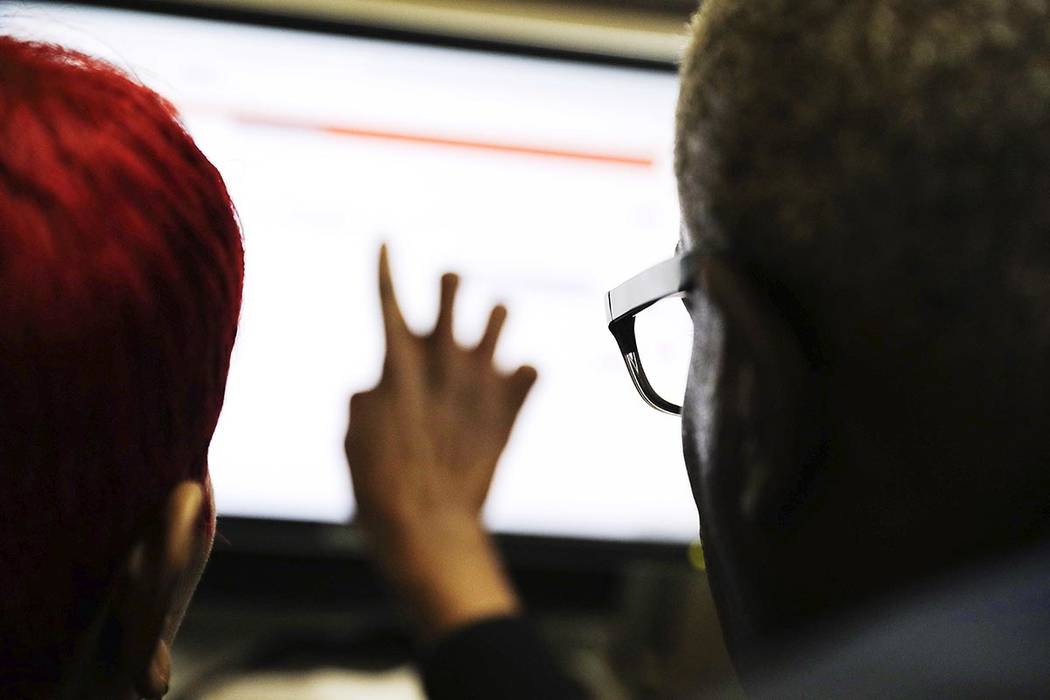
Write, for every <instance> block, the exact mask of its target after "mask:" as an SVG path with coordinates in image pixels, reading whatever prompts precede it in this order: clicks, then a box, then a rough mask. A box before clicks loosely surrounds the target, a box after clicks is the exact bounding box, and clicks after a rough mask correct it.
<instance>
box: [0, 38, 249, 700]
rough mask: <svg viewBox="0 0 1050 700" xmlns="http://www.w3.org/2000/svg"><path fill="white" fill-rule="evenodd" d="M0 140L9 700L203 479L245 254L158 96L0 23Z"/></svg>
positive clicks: (0, 395)
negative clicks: (190, 485)
mask: <svg viewBox="0 0 1050 700" xmlns="http://www.w3.org/2000/svg"><path fill="white" fill-rule="evenodd" d="M0 143H2V144H3V146H2V148H0V695H6V694H12V695H19V696H22V695H23V694H24V693H23V692H22V691H20V690H18V688H20V687H23V686H24V687H31V686H32V684H34V683H41V684H45V685H46V684H48V683H51V684H53V683H54V682H55V681H56V680H57V674H59V673H61V672H62V670H63V668H64V666H65V664H67V663H68V661H69V659H70V658H71V656H72V654H73V646H74V644H75V643H76V641H77V638H78V636H79V635H80V634H82V633H83V632H84V631H85V628H86V627H87V626H88V625H89V623H90V622H91V620H92V619H93V617H94V616H95V615H97V613H98V612H99V609H100V608H101V607H102V602H103V598H104V596H105V594H106V592H107V590H108V588H109V586H110V584H111V583H112V581H113V578H114V575H115V572H116V569H117V567H118V566H121V565H122V564H123V562H124V560H125V558H126V556H127V553H128V549H129V547H130V545H131V543H132V541H133V539H134V538H135V537H136V536H138V534H139V532H140V530H141V528H142V527H143V525H144V523H145V522H146V520H147V519H148V518H149V517H150V516H151V514H154V513H156V512H157V509H158V507H160V505H161V504H162V503H163V501H164V499H166V498H167V496H168V494H169V493H170V491H171V489H172V488H173V487H174V486H175V485H176V484H178V483H179V482H181V481H183V480H187V479H192V480H197V481H201V482H203V481H204V480H205V479H206V477H207V473H208V467H207V451H208V444H209V442H210V440H211V436H212V432H213V431H214V429H215V425H216V421H217V419H218V416H219V410H220V408H221V406H222V402H223V395H224V390H225V384H226V373H227V369H228V366H229V360H230V352H231V349H232V346H233V342H234V337H235V335H236V330H237V319H238V314H239V310H240V302H241V286H242V277H243V251H242V246H241V237H240V230H239V227H238V224H237V219H236V216H235V214H234V210H233V206H232V204H231V202H230V198H229V195H228V194H227V191H226V187H225V185H224V184H223V181H222V178H221V177H220V176H219V173H218V171H216V169H215V168H214V167H213V166H212V164H211V163H209V162H208V160H207V159H206V158H205V157H204V155H203V154H202V153H201V152H200V151H199V150H198V149H197V147H196V146H195V145H194V143H193V140H192V139H191V138H190V136H189V135H188V134H187V133H186V131H185V130H184V129H183V127H182V126H181V125H180V123H179V121H178V119H177V117H176V115H175V111H174V109H173V107H172V106H171V105H170V104H169V103H168V102H166V101H165V100H163V99H162V98H160V97H159V96H158V95H157V94H156V93H154V92H153V91H151V90H149V89H147V88H145V87H143V86H142V85H140V84H138V83H136V82H134V81H132V80H130V79H128V78H127V77H126V76H125V75H123V74H122V73H120V72H119V71H117V70H116V69H114V68H113V67H112V66H109V65H107V64H104V63H101V62H99V61H96V60H93V59H91V58H88V57H86V56H83V55H81V54H78V53H75V52H72V51H68V50H65V49H62V48H60V47H56V46H50V45H44V44H34V43H27V42H22V41H19V40H16V39H12V38H8V37H2V36H0ZM209 522H210V520H209ZM27 684H28V685H27Z"/></svg>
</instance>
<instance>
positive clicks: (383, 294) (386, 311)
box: [379, 243, 410, 369]
mask: <svg viewBox="0 0 1050 700" xmlns="http://www.w3.org/2000/svg"><path fill="white" fill-rule="evenodd" d="M379 304H380V307H381V308H382V312H383V329H384V331H385V333H386V364H385V367H386V368H387V369H390V368H392V367H396V366H397V365H398V364H399V362H400V355H401V353H402V352H404V346H405V341H406V340H407V339H408V338H409V335H410V334H409V331H408V326H407V325H405V319H404V316H402V315H401V307H400V306H399V305H398V303H397V294H396V293H395V292H394V279H393V276H392V275H391V274H390V254H389V252H388V250H387V247H386V244H385V243H384V244H383V245H382V246H380V248H379Z"/></svg>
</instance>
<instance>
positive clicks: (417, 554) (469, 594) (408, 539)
mask: <svg viewBox="0 0 1050 700" xmlns="http://www.w3.org/2000/svg"><path fill="white" fill-rule="evenodd" d="M383 539H384V540H386V541H384V542H376V544H377V546H378V548H379V549H380V550H382V551H377V555H378V558H379V559H380V563H381V565H382V568H383V570H384V572H385V574H386V576H387V577H388V579H389V580H390V582H391V584H392V585H393V586H394V588H395V589H396V590H397V592H398V593H399V595H400V597H401V598H402V600H403V601H404V602H405V603H406V604H407V606H408V609H409V612H410V614H411V615H412V617H413V619H414V621H415V623H416V624H417V625H418V627H419V629H420V632H421V634H422V635H423V636H424V637H425V638H435V637H439V636H442V635H443V634H446V633H448V632H450V631H452V630H453V629H455V628H458V627H462V626H465V625H468V624H471V623H473V622H476V621H478V620H481V619H484V618H489V617H497V616H506V615H515V614H517V613H518V612H520V603H519V601H518V598H517V595H516V593H515V592H514V589H513V586H512V585H511V583H510V581H509V579H508V577H507V575H506V572H505V571H504V568H503V564H502V561H501V559H500V557H499V554H498V552H497V550H496V547H495V545H494V543H493V541H492V538H491V537H490V536H489V534H488V533H487V532H486V531H485V529H484V528H483V526H482V525H481V523H480V522H479V521H478V519H477V518H470V517H458V516H453V517H447V518H440V519H435V520H433V521H430V522H427V523H425V524H421V525H420V524H410V525H404V526H399V527H396V528H392V529H391V530H388V532H387V533H385V536H384V538H383Z"/></svg>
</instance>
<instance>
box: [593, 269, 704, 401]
mask: <svg viewBox="0 0 1050 700" xmlns="http://www.w3.org/2000/svg"><path fill="white" fill-rule="evenodd" d="M702 257H703V256H702V255H701V253H700V252H698V251H689V252H685V253H680V254H678V255H676V256H674V257H673V258H671V259H669V260H665V261H663V262H662V263H659V264H657V265H654V266H652V267H650V268H649V269H648V270H645V271H644V272H641V273H639V274H637V275H635V276H634V277H632V278H631V279H629V280H627V281H626V282H624V283H623V284H621V285H619V286H617V287H615V288H614V289H613V290H611V291H609V292H606V294H605V314H606V320H607V321H608V322H609V332H610V333H612V335H613V338H615V339H616V344H617V345H618V346H619V347H620V354H621V355H623V361H624V364H626V365H627V373H628V374H629V375H630V376H631V382H633V383H634V388H635V389H637V390H638V394H639V395H640V396H641V397H642V400H643V401H645V403H647V404H648V405H650V406H652V407H653V408H655V409H656V410H657V411H660V412H662V413H669V414H671V415H675V416H680V415H681V414H682V407H681V406H679V405H678V404H675V403H672V402H670V401H668V400H666V399H664V398H663V397H662V396H660V394H659V393H657V391H656V389H654V388H653V386H652V384H650V382H649V378H648V377H647V376H646V375H645V368H644V367H642V360H641V357H640V356H639V354H638V342H637V340H636V338H635V334H634V320H635V317H636V316H637V315H638V314H640V313H641V312H643V311H645V310H646V309H648V308H649V307H650V306H652V305H653V304H655V303H657V302H659V301H663V300H664V299H670V298H675V297H684V296H685V295H686V294H687V293H688V292H689V291H690V290H692V289H693V288H694V286H695V284H696V280H697V275H698V272H699V265H700V260H701V258H702Z"/></svg>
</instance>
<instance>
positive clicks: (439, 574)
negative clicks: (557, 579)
mask: <svg viewBox="0 0 1050 700" xmlns="http://www.w3.org/2000/svg"><path fill="white" fill-rule="evenodd" d="M458 284H459V278H458V277H457V276H456V275H453V274H446V275H444V276H443V277H442V279H441V302H440V310H439V312H438V319H437V323H436V325H435V327H434V330H433V332H432V333H430V334H429V335H427V336H417V335H415V334H413V333H412V332H411V331H410V330H409V328H408V327H407V325H406V324H405V321H404V318H403V317H402V315H401V311H400V308H399V306H398V303H397V298H396V295H395V293H394V285H393V280H392V279H391V274H390V265H389V260H388V255H387V250H386V247H385V246H384V247H383V248H382V249H381V250H380V255H379V296H380V303H381V306H382V312H383V323H384V327H385V330H386V343H387V348H386V360H385V362H384V365H383V373H382V377H381V378H380V380H379V383H378V384H377V385H376V387H375V388H373V389H372V390H370V391H367V392H363V393H359V394H355V395H354V396H353V397H352V398H351V401H350V425H349V428H348V430H347V435H346V455H347V460H348V462H349V464H350V475H351V478H352V481H353V484H354V492H355V495H356V498H357V504H358V517H359V520H360V523H361V526H362V528H363V529H364V531H365V533H366V535H367V536H368V537H369V539H370V540H371V542H372V545H373V548H374V551H375V555H376V557H377V559H378V560H379V563H380V565H381V566H382V568H383V569H384V571H385V572H386V574H387V576H388V577H389V578H390V579H391V581H392V582H393V583H394V585H395V587H396V588H397V589H398V590H399V592H400V593H401V594H402V596H404V597H405V599H406V602H407V603H408V604H409V607H410V608H411V609H412V610H413V611H414V612H415V613H416V614H417V616H418V618H419V621H420V623H421V624H422V625H423V627H424V631H425V632H426V633H428V634H432V635H433V634H439V633H441V632H443V631H446V630H447V629H450V628H452V627H455V626H458V625H460V624H464V623H466V622H469V621H470V620H472V619H476V618H479V617H482V616H489V615H497V614H507V613H511V612H514V611H516V610H517V599H516V597H515V596H514V594H513V592H512V591H511V590H510V586H509V584H507V582H506V579H505V577H504V575H503V572H502V568H501V566H500V564H499V560H498V557H497V556H496V554H495V552H494V550H493V548H492V545H491V542H490V541H489V538H488V536H487V535H486V534H485V532H484V529H483V527H482V525H481V509H482V506H483V505H484V502H485V497H486V496H487V494H488V490H489V486H490V485H491V483H492V477H493V474H494V473H495V469H496V464H497V463H498V461H499V457H500V455H501V454H502V452H503V448H504V447H505V446H506V444H507V439H508V438H509V437H510V432H511V429H512V428H513V426H514V421H515V419H516V418H517V415H518V412H519V410H520V409H521V406H522V404H523V403H524V401H525V398H526V397H527V396H528V393H529V390H530V389H531V388H532V385H533V383H534V382H535V380H536V370H534V369H533V368H531V367H521V368H519V369H518V370H517V371H516V372H513V373H511V374H504V373H502V372H500V371H499V370H498V369H497V368H496V367H495V365H494V363H493V355H494V353H495V350H496V344H497V341H498V340H499V335H500V331H501V330H502V327H503V324H504V321H505V320H506V315H507V312H506V309H505V308H504V307H502V306H497V307H495V308H494V309H493V310H492V313H491V315H490V317H489V322H488V326H487V328H486V330H485V333H484V335H483V336H482V338H481V341H480V342H479V343H478V345H477V346H476V347H474V348H464V347H462V346H460V345H458V344H457V343H456V340H455V338H454V335H453V307H454V304H455V295H456V290H457V287H458Z"/></svg>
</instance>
